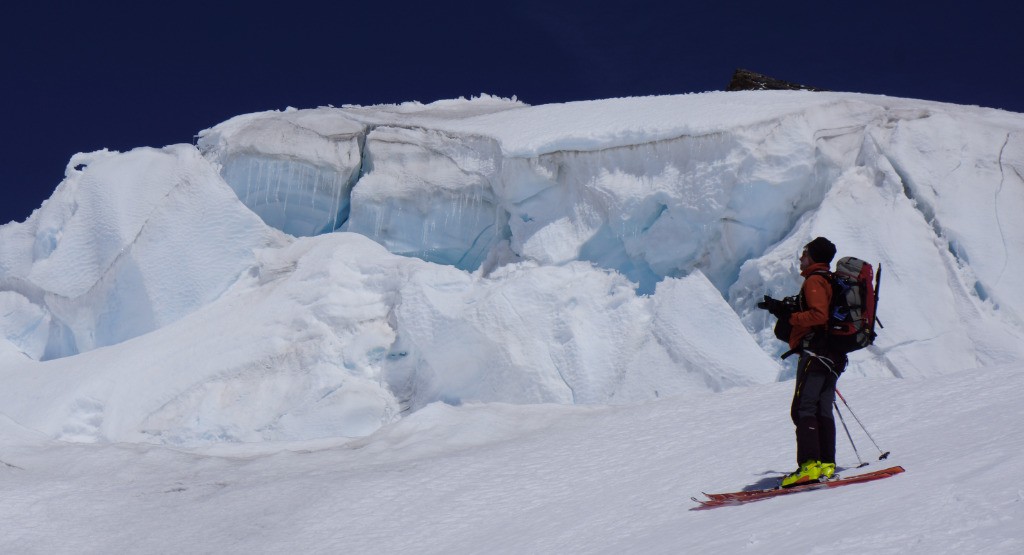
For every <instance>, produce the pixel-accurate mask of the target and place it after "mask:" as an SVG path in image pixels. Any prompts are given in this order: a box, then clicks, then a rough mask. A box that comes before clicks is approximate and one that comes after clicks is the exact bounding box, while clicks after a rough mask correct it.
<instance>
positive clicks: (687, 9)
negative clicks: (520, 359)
mask: <svg viewBox="0 0 1024 555" xmlns="http://www.w3.org/2000/svg"><path fill="white" fill-rule="evenodd" d="M84 4H85V3H71V2H49V1H46V0H41V1H39V2H34V3H32V4H31V6H28V5H25V6H18V7H14V8H12V7H5V8H3V11H4V12H5V13H4V17H2V18H0V21H2V23H0V62H2V69H3V75H4V79H3V85H2V86H0V101H2V104H3V106H5V107H6V108H7V113H8V121H7V124H6V125H5V126H4V129H5V131H6V133H5V136H6V140H5V145H4V148H3V149H0V150H2V154H0V156H2V157H3V158H2V160H0V163H2V166H3V168H4V170H5V171H4V172H3V178H2V179H3V199H4V201H3V202H2V203H0V223H3V222H7V221H10V220H17V221H21V220H24V219H25V218H26V217H27V216H28V215H29V214H30V213H31V211H32V210H33V209H35V208H37V207H38V206H39V205H40V203H41V202H42V201H43V200H44V199H45V198H47V197H49V195H50V194H51V192H52V191H53V189H54V188H55V187H56V186H57V184H58V183H59V182H60V180H61V178H62V177H63V173H64V167H65V166H66V164H67V161H68V159H69V158H70V157H71V155H73V154H75V153H76V152H81V151H92V150H97V149H101V148H109V149H112V150H128V149H131V148H134V147H137V146H164V145H167V144H174V143H184V142H191V141H192V137H193V135H194V134H195V133H196V132H198V131H199V130H201V129H204V128H207V127H210V126H212V125H214V124H216V123H219V122H221V121H223V120H225V119H227V118H229V117H231V116H234V115H238V114H242V113H247V112H253V111H260V110H268V109H282V108H285V107H287V106H295V107H298V108H308V107H316V106H321V105H327V104H331V105H335V106H340V105H343V104H364V105H367V104H378V103H391V102H402V101H407V100H418V101H421V102H431V101H434V100H438V99H444V98H456V97H460V96H467V97H468V96H471V95H476V94H480V93H488V94H492V95H498V96H504V97H510V96H513V95H515V96H516V97H518V98H519V99H520V100H522V101H524V102H527V103H529V104H545V103H551V102H566V101H572V100H589V99H598V98H609V97H618V96H635V95H660V94H676V93H687V92H701V91H708V90H722V89H724V88H725V87H726V85H727V84H728V82H729V78H730V77H731V75H732V72H733V71H734V70H735V69H736V68H739V67H742V68H747V69H751V70H754V71H758V72H761V73H765V74H768V75H771V76H774V77H778V78H781V79H786V80H790V81H795V82H799V83H805V84H809V85H814V86H818V87H821V88H826V89H830V90H838V91H855V92H866V93H875V94H885V95H889V96H904V97H911V98H923V99H928V100H939V101H945V102H954V103H959V104H976V105H981V106H988V107H994V108H1003V109H1007V110H1011V111H1015V112H1024V75H1022V72H1020V71H1019V68H1020V55H1021V54H1022V53H1024V38H1022V37H1024V33H1021V32H1020V31H1019V29H1017V28H1016V25H1017V23H1015V20H1014V19H1013V17H1012V14H1013V13H1016V12H1015V10H1012V9H1011V7H1010V6H1011V4H1010V2H1008V1H1007V2H993V1H990V0H981V1H975V2H971V3H959V2H941V1H940V2H931V3H928V4H923V3H916V2H915V3H906V4H903V3H898V2H893V3H891V5H889V4H887V3H883V2H874V1H873V0H870V1H867V2H860V3H829V2H820V1H818V2H803V1H799V2H782V3H766V2H735V1H721V2H715V3H710V2H708V3H705V2H699V3H698V2H694V3H687V2H680V1H678V0H676V1H674V2H671V1H647V0H636V1H633V2H628V3H607V4H606V3H602V2H593V1H591V2H553V1H552V2H544V1H536V0H524V1H518V2H494V3H490V2H485V1H476V2H470V1H464V0H457V1H453V2H443V1H441V0H438V1H436V2H434V3H426V2H392V3H387V4H382V3H363V2H358V3H357V2H345V1H335V2H303V1H301V0H297V1H293V2H282V3H259V2H257V3H245V4H243V3H238V4H237V5H233V4H232V5H229V3H226V2H207V3H199V2H190V1H181V2H173V3H155V2H151V3H145V2H105V3H102V5H101V6H99V7H97V6H86V5H84ZM705 4H707V5H705ZM243 8H244V11H240V10H241V9H243Z"/></svg>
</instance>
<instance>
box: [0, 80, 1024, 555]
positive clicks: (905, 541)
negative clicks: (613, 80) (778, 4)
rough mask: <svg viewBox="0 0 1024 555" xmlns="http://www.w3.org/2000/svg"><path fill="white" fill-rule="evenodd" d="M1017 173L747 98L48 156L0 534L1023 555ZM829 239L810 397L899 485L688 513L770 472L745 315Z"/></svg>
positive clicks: (2, 396)
mask: <svg viewBox="0 0 1024 555" xmlns="http://www.w3.org/2000/svg"><path fill="white" fill-rule="evenodd" d="M1022 175H1024V116H1022V115H1020V114H1014V113H1008V112H1003V111H998V110H989V109H983V108H977V107H965V106H956V105H949V104H939V103H932V102H925V101H916V100H908V99H896V98H886V97H879V96H869V95H859V94H845V93H811V92H765V91H762V92H744V93H706V94H699V95H685V96H667V97H649V98H627V99H610V100H600V101H591V102H577V103H570V104H557V105H545V106H528V105H525V104H523V103H521V102H518V101H515V100H505V99H498V98H493V97H488V96H483V97H480V98H474V99H471V100H464V99H460V100H451V101H442V102H436V103H433V104H428V105H423V104H419V103H407V104H402V105H393V106H373V107H361V106H346V107H343V108H331V107H325V108H318V109H314V110H295V109H288V110H284V111H271V112H263V113H256V114H247V115H242V116H238V117H236V118H233V119H231V120H229V121H227V122H224V123H222V124H220V125H217V126H214V127H212V128H210V129H207V130H204V131H202V132H201V133H200V140H199V142H198V144H197V145H195V146H192V145H172V146H168V147H164V148H159V149H157V148H138V149H135V150H132V151H130V152H124V153H119V152H109V151H99V152H93V153H83V154H79V155H76V156H75V157H73V158H72V159H71V160H70V162H69V164H68V167H67V171H66V178H65V179H64V181H63V182H62V183H61V184H60V185H59V186H58V187H57V189H56V190H55V191H54V194H53V196H52V197H51V198H50V199H49V200H47V201H46V202H45V203H44V204H43V206H42V207H40V209H38V210H37V211H36V212H34V213H33V214H32V216H30V217H29V218H28V219H27V220H26V221H25V222H20V223H10V224H7V225H4V226H2V227H0V378H2V380H3V383H4V387H3V388H0V460H2V462H3V463H4V464H0V480H3V481H4V484H5V485H4V491H7V492H9V495H8V496H6V499H7V500H8V501H7V503H5V504H4V507H3V509H0V511H3V515H4V522H7V523H8V525H6V526H4V527H3V531H2V532H0V547H2V550H3V551H10V552H24V551H45V552H60V551H75V552H81V551H93V552H125V551H138V552H152V551H154V550H173V551H183V550H185V551H195V550H200V551H239V552H241V551H245V552H251V551H282V550H295V549H299V550H309V549H315V550H324V551H338V550H353V551H356V552H398V551H409V550H416V551H423V552H465V553H474V552H483V551H497V552H609V553H611V552H624V551H633V552H641V551H642V552H664V553H677V552H680V551H689V550H691V549H697V550H707V551H715V552H728V551H733V552H734V551H737V550H739V549H743V548H754V549H756V550H758V551H765V552H791V551H793V550H794V549H795V550H796V551H797V552H807V551H813V550H815V549H819V550H838V551H841V552H842V551H845V552H863V551H865V550H868V549H871V550H880V551H882V552H897V551H899V552H907V551H910V552H922V553H925V552H927V553H931V552H935V551H940V552H942V551H947V552H982V551H988V552H1007V553H1010V552H1019V551H1020V549H1021V548H1022V547H1024V546H1022V545H1021V539H1020V538H1022V537H1024V525H1022V521H1021V518H1022V516H1024V515H1022V507H1024V491H1022V490H1020V489H1019V488H1016V487H1014V486H1010V487H1008V486H1007V482H1006V480H1005V477H1006V476H1013V475H1016V474H1017V473H1018V472H1019V471H1020V470H1022V469H1024V458H1022V455H1020V453H1021V452H1022V449H1021V447H1022V444H1024V437H1022V435H1021V427H1020V426H1019V424H1018V423H1019V422H1020V420H1021V416H1022V415H1021V407H1022V406H1024V403H1020V402H1019V400H1017V396H1016V392H1017V391H1019V389H1020V387H1021V384H1020V376H1021V370H1022V368H1024V287H1022V286H1021V285H1022V283H1021V277H1020V276H1021V275H1024V257H1022V256H1021V253H1024V220H1021V219H1020V218H1019V214H1020V213H1022V212H1024V177H1022ZM819 235H824V236H826V237H828V238H830V239H831V240H832V241H833V242H835V243H836V244H837V245H838V247H839V253H838V256H837V257H842V256H857V257H859V258H862V259H865V260H867V261H869V262H871V263H873V264H875V265H876V267H881V269H882V282H881V294H880V299H881V300H880V305H879V316H880V318H881V321H882V323H883V324H884V325H885V328H884V329H882V330H881V334H880V336H879V339H878V341H877V342H876V344H875V345H874V346H872V347H870V348H868V349H866V350H864V351H860V352H858V353H855V354H854V355H853V356H852V357H851V364H850V367H849V369H848V370H847V372H846V374H845V375H844V377H843V379H842V380H841V381H840V388H841V389H842V388H844V387H846V386H844V385H843V384H844V383H845V384H848V385H849V390H848V391H847V390H845V389H844V393H847V397H848V398H849V399H850V400H851V403H854V410H856V411H857V415H858V416H860V417H861V419H862V420H864V424H867V425H868V428H869V429H870V430H871V431H872V432H873V435H874V436H875V439H878V440H880V442H881V443H883V444H884V445H883V446H884V448H885V449H887V450H892V451H893V453H894V457H893V459H894V460H892V461H891V462H893V463H894V464H903V465H904V466H905V467H907V469H908V471H907V473H906V474H904V475H900V476H897V477H895V478H892V479H889V480H885V481H884V483H876V484H865V485H861V486H853V487H850V488H844V489H842V490H834V491H829V492H814V493H807V494H799V495H795V496H791V497H788V498H785V499H777V500H772V501H765V502H761V503H758V504H755V505H751V506H747V507H740V508H723V509H716V510H715V511H712V512H697V513H691V512H688V511H687V510H686V509H688V508H689V507H690V506H691V505H692V503H691V502H690V501H689V496H690V495H695V494H697V493H698V492H699V491H702V490H703V491H712V490H728V489H737V488H742V487H744V486H753V485H762V486H763V485H765V484H768V483H770V482H772V480H773V479H774V476H777V475H778V474H779V473H781V472H783V471H788V470H791V468H790V467H792V466H793V465H794V462H795V461H792V460H791V459H792V451H793V445H792V443H793V438H792V425H791V423H790V422H789V421H788V403H789V399H788V397H789V395H790V391H789V389H790V388H791V386H792V385H791V382H789V381H788V380H789V378H791V377H792V374H793V371H792V368H791V363H789V364H786V363H781V362H779V361H778V358H777V355H778V354H780V353H781V352H782V351H783V350H784V349H785V348H784V346H783V345H782V344H781V343H780V342H778V341H776V340H775V339H774V336H773V334H772V330H771V327H772V325H773V324H774V319H773V318H771V317H769V316H768V315H767V314H766V313H764V312H763V311H760V310H758V309H756V307H755V305H756V303H757V302H758V301H759V300H760V299H761V296H762V295H764V294H770V295H773V296H776V297H781V296H784V295H789V294H793V293H795V292H796V291H797V289H798V287H799V283H800V279H799V276H798V272H797V264H798V262H797V256H798V254H799V252H800V250H801V248H802V246H803V245H804V244H805V243H806V242H807V241H809V240H810V239H812V238H814V237H816V236H819ZM780 382H782V383H780ZM850 416H852V415H847V418H846V420H847V423H848V424H850V425H851V426H852V429H851V431H852V432H853V435H854V439H855V440H856V442H857V445H858V447H859V453H854V452H852V451H851V450H849V449H847V450H846V451H845V452H844V451H843V449H844V447H842V445H841V447H840V461H839V462H840V465H845V466H854V465H855V464H856V463H857V462H858V459H860V458H865V459H868V460H873V458H874V456H873V455H877V452H874V451H873V448H875V447H876V446H875V445H873V443H874V441H873V440H872V441H867V440H866V439H865V436H864V435H858V434H860V433H861V432H862V430H859V428H860V427H859V426H856V425H855V424H856V421H855V420H853V419H851V418H850ZM841 435H842V434H841ZM888 462H890V461H879V462H874V463H873V465H875V467H876V468H877V466H878V465H881V464H887V463H888ZM808 505H812V506H811V507H808ZM838 507H842V510H839V509H838ZM58 511H59V512H60V514H61V516H60V517H59V518H57V517H54V516H53V515H54V514H55V512H58ZM806 514H814V515H816V517H815V519H816V520H815V522H816V523H817V524H816V525H815V526H814V527H811V528H800V529H799V530H797V529H796V528H793V527H792V522H801V521H803V520H805V519H806V516H805V515H806Z"/></svg>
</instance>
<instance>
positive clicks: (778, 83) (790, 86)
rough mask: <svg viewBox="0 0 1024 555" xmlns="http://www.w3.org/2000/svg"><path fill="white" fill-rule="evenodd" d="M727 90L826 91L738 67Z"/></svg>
mask: <svg viewBox="0 0 1024 555" xmlns="http://www.w3.org/2000/svg"><path fill="white" fill-rule="evenodd" d="M725 90H727V91H824V90H825V89H819V88H817V87H810V86H808V85H799V84H797V83H790V82H789V81H783V80H782V79H776V78H774V77H768V76H767V75H761V74H760V73H754V72H753V71H750V70H748V69H737V70H736V72H735V73H733V74H732V81H730V82H729V87H728V88H727V89H725Z"/></svg>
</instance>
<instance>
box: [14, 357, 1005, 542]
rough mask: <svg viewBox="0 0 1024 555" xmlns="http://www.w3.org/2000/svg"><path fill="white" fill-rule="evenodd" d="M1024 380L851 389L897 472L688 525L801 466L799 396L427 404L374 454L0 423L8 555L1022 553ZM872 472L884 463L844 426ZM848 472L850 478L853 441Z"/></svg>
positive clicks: (367, 441) (364, 446) (868, 384)
mask: <svg viewBox="0 0 1024 555" xmlns="http://www.w3.org/2000/svg"><path fill="white" fill-rule="evenodd" d="M1022 370H1024V368H1022V367H1021V366H1019V365H1018V366H1008V367H993V368H986V369H978V370H971V371H963V372H958V373H953V374H950V375H946V376H939V377H934V378H931V379H928V380H920V381H916V380H894V379H882V378H874V379H867V378H856V377H844V378H843V379H842V380H841V381H840V388H841V391H842V392H843V394H844V396H845V397H846V398H847V400H848V401H849V403H850V404H851V405H852V406H853V408H854V411H856V415H857V416H858V417H859V418H860V419H861V420H862V421H863V422H864V424H865V425H866V426H867V427H868V430H869V431H870V432H871V434H872V436H873V437H874V438H875V440H877V441H878V442H879V443H880V444H881V446H882V448H884V449H886V450H891V452H892V455H891V456H890V457H889V459H888V460H886V461H878V462H872V466H870V467H868V468H872V467H874V468H878V467H879V466H878V465H882V464H886V465H888V464H900V465H903V466H904V467H905V468H907V472H906V473H904V474H901V475H899V476H896V477H894V478H890V479H887V480H884V481H881V482H875V483H870V484H862V485H855V486H850V487H846V488H841V489H836V490H830V491H820V492H807V493H800V494H796V495H792V496H787V497H782V498H778V499H774V500H767V501H762V502H758V503H755V504H751V505H745V506H741V507H724V508H718V509H714V510H712V511H697V512H693V511H690V510H689V509H690V508H692V507H693V506H695V503H693V502H692V501H690V499H689V497H690V496H692V495H698V494H699V493H700V492H701V491H721V490H730V491H731V490H734V489H739V488H742V487H745V486H755V485H765V484H767V483H770V482H771V481H772V479H773V478H774V477H775V476H778V475H779V474H780V473H782V472H783V471H788V470H791V469H792V467H793V466H794V463H793V461H792V460H791V458H792V449H791V444H792V425H791V423H790V422H789V421H788V416H787V414H788V404H789V396H790V394H791V383H792V382H788V383H776V384H770V385H761V386H751V387H746V388H736V389H731V390H729V391H726V392H722V393H702V394H694V395H684V396H678V397H672V398H665V399H661V400H658V401H654V402H648V403H639V404H633V405H627V406H618V407H608V406H603V407H580V406H564V405H550V404H548V405H508V404H494V403H490V404H472V405H463V406H461V407H452V406H449V405H445V404H434V405H431V406H429V407H427V408H426V409H424V410H421V411H418V412H416V413H414V414H412V415H410V416H409V417H408V418H405V419H403V420H401V421H399V422H397V423H395V424H393V425H390V426H387V427H385V428H383V429H381V430H379V431H378V432H377V433H375V434H373V435H372V436H369V437H367V438H364V439H360V440H351V441H348V442H342V441H337V442H335V443H336V444H335V445H331V444H328V443H323V442H321V443H300V444H294V443H293V444H275V445H270V444H233V445H232V444H220V446H219V447H218V448H216V449H213V450H211V451H205V452H204V451H179V450H174V449H171V448H168V447H164V446H153V445H148V444H138V443H126V444H92V445H90V444H68V443H60V442H54V441H52V440H49V439H46V438H45V437H43V436H42V435H41V434H37V433H34V432H29V431H26V430H25V429H24V428H22V427H20V426H17V425H15V424H13V423H12V422H10V421H4V422H3V423H2V426H0V434H2V435H0V438H2V442H3V445H4V448H3V453H2V460H3V461H4V462H6V463H8V464H13V465H17V467H18V468H12V467H9V466H0V484H2V488H3V491H4V492H5V494H4V499H5V502H4V503H3V504H0V521H2V522H4V526H3V528H2V529H0V549H2V550H3V551H4V552H8V553H22V552H46V553H83V552H85V553H153V552H204V553H206V552H217V553H280V552H284V551H288V552H296V551H301V552H342V551H344V552H349V553H408V552H410V551H414V552H417V553H482V552H493V553H624V552H628V553H666V554H668V553H737V552H743V551H752V552H755V553H793V552H796V553H818V552H822V553H824V552H829V553H865V552H869V551H870V552H872V553H892V554H896V553H900V554H903V553H914V554H917V553H920V554H925V553H1019V552H1020V550H1021V549H1022V548H1024V539H1022V538H1024V533H1022V532H1024V489H1022V488H1021V487H1020V486H1019V484H1017V483H1016V482H1015V481H1014V480H1013V479H1012V477H1013V476H1017V475H1019V474H1020V472H1021V471H1024V455H1022V453H1024V430H1022V428H1021V426H1020V422H1021V421H1022V419H1024V403H1021V402H1020V400H1019V391H1020V389H1021V387H1024V378H1022V376H1024V372H1022ZM846 420H847V421H848V423H849V424H850V425H852V426H853V427H854V428H853V429H852V430H851V431H852V432H853V434H854V441H855V442H856V445H857V448H858V450H859V452H860V454H861V456H862V457H863V458H864V459H866V460H868V461H874V459H875V458H876V457H877V455H878V451H876V450H875V449H874V446H873V445H872V444H871V442H870V440H868V439H867V438H866V437H865V436H864V435H863V433H862V432H860V430H859V428H858V427H857V426H856V424H855V423H854V422H853V419H852V418H851V417H850V414H849V413H846ZM838 455H839V463H840V465H855V464H856V463H857V458H856V455H854V453H853V452H852V450H851V449H850V444H849V442H848V441H847V440H846V439H845V438H840V443H839V451H838Z"/></svg>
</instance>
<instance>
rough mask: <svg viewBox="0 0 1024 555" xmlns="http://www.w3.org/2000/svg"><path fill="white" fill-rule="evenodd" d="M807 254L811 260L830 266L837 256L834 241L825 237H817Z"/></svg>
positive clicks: (808, 244) (810, 244)
mask: <svg viewBox="0 0 1024 555" xmlns="http://www.w3.org/2000/svg"><path fill="white" fill-rule="evenodd" d="M804 248H805V249H807V254H808V255H810V257H811V260H813V261H815V262H819V263H825V264H830V263H831V262H832V258H833V257H834V256H835V255H836V246H835V245H833V244H832V241H829V240H828V239H826V238H824V237H817V238H815V239H814V240H813V241H811V242H810V243H807V246H806V247H804Z"/></svg>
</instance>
